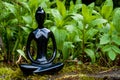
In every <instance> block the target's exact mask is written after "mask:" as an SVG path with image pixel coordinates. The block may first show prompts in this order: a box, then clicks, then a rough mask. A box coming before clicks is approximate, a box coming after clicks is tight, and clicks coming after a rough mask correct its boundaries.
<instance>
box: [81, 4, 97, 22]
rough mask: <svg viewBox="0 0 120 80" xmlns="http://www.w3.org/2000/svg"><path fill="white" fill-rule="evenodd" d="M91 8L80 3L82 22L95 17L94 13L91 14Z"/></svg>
mask: <svg viewBox="0 0 120 80" xmlns="http://www.w3.org/2000/svg"><path fill="white" fill-rule="evenodd" d="M92 12H93V9H92V8H89V7H87V6H86V5H84V4H83V5H82V15H83V17H84V22H85V23H87V24H88V23H90V22H91V21H92V20H94V19H95V18H97V16H96V15H92Z"/></svg>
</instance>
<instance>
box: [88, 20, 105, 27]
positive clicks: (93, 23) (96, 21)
mask: <svg viewBox="0 0 120 80" xmlns="http://www.w3.org/2000/svg"><path fill="white" fill-rule="evenodd" d="M106 22H107V20H105V19H99V18H97V19H95V20H93V21H92V22H91V23H90V25H91V26H93V27H94V26H96V25H99V24H103V23H106Z"/></svg>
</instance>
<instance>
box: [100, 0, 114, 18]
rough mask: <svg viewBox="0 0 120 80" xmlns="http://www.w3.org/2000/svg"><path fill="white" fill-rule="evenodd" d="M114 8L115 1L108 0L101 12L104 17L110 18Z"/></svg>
mask: <svg viewBox="0 0 120 80" xmlns="http://www.w3.org/2000/svg"><path fill="white" fill-rule="evenodd" d="M112 10H113V1H112V0H106V1H105V3H104V5H103V6H102V9H101V14H102V15H103V17H104V18H106V19H108V18H109V17H110V15H111V13H112Z"/></svg>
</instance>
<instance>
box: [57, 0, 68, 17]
mask: <svg viewBox="0 0 120 80" xmlns="http://www.w3.org/2000/svg"><path fill="white" fill-rule="evenodd" d="M56 3H57V8H58V10H59V12H60V14H61V15H62V16H65V15H66V8H65V5H64V3H63V2H61V1H60V0H56Z"/></svg>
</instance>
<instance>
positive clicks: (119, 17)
mask: <svg viewBox="0 0 120 80" xmlns="http://www.w3.org/2000/svg"><path fill="white" fill-rule="evenodd" d="M113 25H114V27H115V29H116V31H118V33H119V32H120V8H117V9H116V10H115V12H114V14H113Z"/></svg>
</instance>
